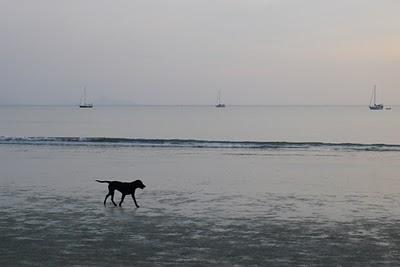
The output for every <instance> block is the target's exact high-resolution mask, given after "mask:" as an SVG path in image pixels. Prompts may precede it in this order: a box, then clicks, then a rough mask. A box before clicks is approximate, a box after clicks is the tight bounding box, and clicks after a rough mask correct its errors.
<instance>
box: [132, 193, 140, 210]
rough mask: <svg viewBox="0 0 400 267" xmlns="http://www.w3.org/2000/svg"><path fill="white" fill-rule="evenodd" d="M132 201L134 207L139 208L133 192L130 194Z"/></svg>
mask: <svg viewBox="0 0 400 267" xmlns="http://www.w3.org/2000/svg"><path fill="white" fill-rule="evenodd" d="M132 199H133V202H135V205H136V208H139V205H138V204H137V203H136V198H135V193H133V194H132Z"/></svg>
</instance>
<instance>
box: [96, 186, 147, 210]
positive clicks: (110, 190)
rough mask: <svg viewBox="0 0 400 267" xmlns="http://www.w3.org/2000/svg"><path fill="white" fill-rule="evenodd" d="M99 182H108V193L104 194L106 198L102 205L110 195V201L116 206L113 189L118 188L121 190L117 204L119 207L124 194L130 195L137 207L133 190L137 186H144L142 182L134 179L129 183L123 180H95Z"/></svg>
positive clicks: (141, 187)
mask: <svg viewBox="0 0 400 267" xmlns="http://www.w3.org/2000/svg"><path fill="white" fill-rule="evenodd" d="M96 181H97V182H99V183H108V194H107V195H106V198H105V199H104V205H106V200H107V198H108V197H109V196H111V201H112V203H113V204H114V206H117V204H115V202H114V191H115V190H118V191H119V192H121V194H122V196H121V201H120V202H119V206H120V207H121V204H122V202H124V198H125V196H126V195H132V199H133V202H135V205H136V207H137V208H139V205H138V204H137V202H136V198H135V191H136V189H137V188H140V189H143V188H145V187H146V186H145V185H144V184H143V183H142V181H140V180H136V181H133V182H130V183H125V182H119V181H100V180H96Z"/></svg>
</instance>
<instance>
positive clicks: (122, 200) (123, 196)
mask: <svg viewBox="0 0 400 267" xmlns="http://www.w3.org/2000/svg"><path fill="white" fill-rule="evenodd" d="M125 196H126V195H125V194H122V196H121V201H120V202H119V206H120V207H121V204H122V202H124V198H125Z"/></svg>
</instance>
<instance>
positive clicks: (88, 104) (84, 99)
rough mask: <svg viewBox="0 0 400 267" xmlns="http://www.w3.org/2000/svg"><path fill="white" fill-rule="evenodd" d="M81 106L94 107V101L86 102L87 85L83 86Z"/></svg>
mask: <svg viewBox="0 0 400 267" xmlns="http://www.w3.org/2000/svg"><path fill="white" fill-rule="evenodd" d="M79 107H80V108H93V104H92V103H86V87H84V88H83V95H82V97H81V103H80V104H79Z"/></svg>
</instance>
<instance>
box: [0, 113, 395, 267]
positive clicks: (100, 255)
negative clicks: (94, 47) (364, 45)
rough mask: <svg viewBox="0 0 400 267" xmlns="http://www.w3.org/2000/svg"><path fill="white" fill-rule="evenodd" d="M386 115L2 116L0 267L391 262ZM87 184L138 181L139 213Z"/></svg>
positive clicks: (389, 121) (391, 146)
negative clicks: (116, 204)
mask: <svg viewBox="0 0 400 267" xmlns="http://www.w3.org/2000/svg"><path fill="white" fill-rule="evenodd" d="M399 118H400V108H399V107H393V109H392V110H383V111H375V112H373V111H369V110H368V107H364V106H344V107H339V106H334V107H332V106H328V107H325V106H324V107H323V106H232V107H230V106H228V107H226V108H223V109H217V108H214V107H211V106H210V107H207V106H143V107H95V108H93V109H79V108H77V107H0V136H1V137H0V170H1V172H0V239H1V242H0V255H1V257H0V265H1V266H42V265H48V266H62V265H67V266H71V265H81V266H110V265H130V266H155V265H156V266H158V265H160V266H163V265H171V266H180V265H181V266H233V265H236V266H295V265H304V266H321V265H323V266H325V265H328V266H375V265H392V266H397V265H399V264H400V179H399V176H398V175H399V173H400V164H399V162H400V134H399V133H400V122H399ZM95 179H110V180H111V179H115V180H120V181H132V180H135V179H141V180H142V181H143V182H144V184H145V185H146V186H147V187H146V188H145V189H144V190H139V191H137V193H136V198H137V201H138V204H139V205H140V206H141V207H140V208H138V209H136V208H135V207H134V205H133V201H132V199H130V198H128V197H127V198H126V199H125V202H124V204H123V206H122V208H120V207H114V206H112V205H111V203H109V202H108V203H107V205H106V206H104V205H103V200H104V197H105V195H106V193H107V190H106V185H104V184H100V183H97V182H95ZM119 197H120V195H119V194H116V199H117V200H119Z"/></svg>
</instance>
